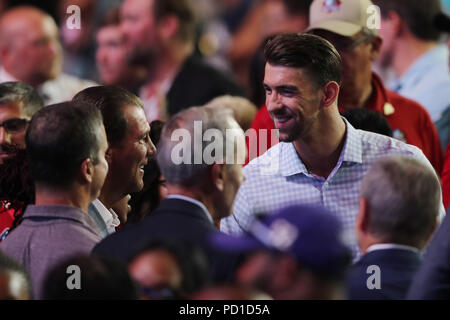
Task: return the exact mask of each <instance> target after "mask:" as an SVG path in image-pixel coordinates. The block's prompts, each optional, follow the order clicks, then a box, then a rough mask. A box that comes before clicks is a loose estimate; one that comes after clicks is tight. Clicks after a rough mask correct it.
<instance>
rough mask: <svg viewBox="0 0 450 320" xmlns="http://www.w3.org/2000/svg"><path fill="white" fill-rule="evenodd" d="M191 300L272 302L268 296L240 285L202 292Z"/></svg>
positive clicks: (224, 286)
mask: <svg viewBox="0 0 450 320" xmlns="http://www.w3.org/2000/svg"><path fill="white" fill-rule="evenodd" d="M189 299H190V300H272V298H270V297H269V296H268V295H267V294H265V293H263V292H261V291H258V290H255V289H252V288H248V287H242V286H238V285H219V286H214V287H209V288H206V289H204V290H200V291H199V292H197V293H195V294H194V295H193V296H191V297H190V298H189Z"/></svg>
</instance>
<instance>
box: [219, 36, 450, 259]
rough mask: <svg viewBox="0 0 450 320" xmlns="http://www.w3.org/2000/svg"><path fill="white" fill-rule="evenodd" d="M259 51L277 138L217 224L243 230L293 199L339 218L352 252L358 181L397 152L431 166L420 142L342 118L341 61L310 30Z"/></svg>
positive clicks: (247, 169)
mask: <svg viewBox="0 0 450 320" xmlns="http://www.w3.org/2000/svg"><path fill="white" fill-rule="evenodd" d="M264 55H265V60H266V68H265V78H264V88H265V91H266V105H267V109H268V111H269V113H270V116H271V117H272V119H273V121H274V123H275V126H276V128H277V129H278V130H279V138H280V141H281V143H279V144H277V145H276V146H274V147H273V148H271V149H270V150H268V151H267V152H266V153H265V154H264V155H262V156H261V157H259V158H256V159H254V160H253V161H251V162H250V163H249V164H248V165H247V166H246V167H245V168H244V174H245V177H246V180H245V182H244V183H243V184H242V187H241V188H240V189H239V192H238V194H237V196H236V200H235V202H234V210H233V211H234V214H233V215H232V216H231V217H229V218H226V219H223V220H222V222H221V229H222V231H224V232H225V233H229V234H240V233H242V232H243V231H245V230H248V228H249V226H250V225H251V222H252V220H253V219H254V216H255V214H258V213H267V212H273V211H274V210H278V209H280V208H282V207H284V206H286V205H291V204H310V205H322V206H324V207H325V208H327V209H328V210H329V211H331V212H332V213H333V214H334V215H336V216H337V217H338V218H340V220H341V222H342V224H343V227H344V232H345V233H346V237H347V240H348V241H349V244H350V245H351V246H352V249H353V254H354V256H355V257H356V256H358V255H359V248H358V246H357V242H356V238H355V232H354V225H355V218H356V215H357V212H358V198H359V193H360V186H361V179H362V177H363V176H364V174H365V173H366V172H367V170H368V169H369V168H370V167H371V165H372V163H373V162H374V161H375V160H376V159H378V158H380V157H382V156H385V155H389V154H400V155H406V156H411V157H414V158H416V159H418V160H419V161H421V162H423V163H425V164H426V165H428V166H431V164H430V163H429V161H428V160H427V159H426V158H425V156H424V155H423V153H422V152H421V151H420V150H419V149H418V148H417V147H414V146H411V145H407V144H405V143H403V142H401V141H398V140H395V139H392V138H389V137H385V136H382V135H378V134H375V133H372V132H367V131H362V130H356V129H355V128H353V127H352V126H351V125H350V124H349V123H348V122H347V121H346V120H345V119H344V118H342V117H341V116H340V115H339V110H338V106H337V100H338V96H339V90H340V81H341V76H342V62H341V58H340V56H339V53H338V52H337V51H336V49H335V48H334V47H333V46H332V45H331V44H330V43H329V42H328V41H326V40H324V39H323V38H321V37H318V36H314V35H310V34H281V35H276V36H273V37H271V38H269V39H268V41H267V43H266V46H265V52H264ZM441 211H442V214H443V213H444V208H443V207H442V208H441Z"/></svg>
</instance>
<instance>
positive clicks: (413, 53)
mask: <svg viewBox="0 0 450 320" xmlns="http://www.w3.org/2000/svg"><path fill="white" fill-rule="evenodd" d="M436 46H437V42H434V41H422V40H418V39H416V38H413V37H408V38H407V39H404V40H403V39H400V40H399V41H397V44H396V48H395V49H394V56H393V60H392V66H393V68H394V71H395V73H396V75H397V77H399V78H400V77H402V76H403V75H404V74H405V73H406V72H407V71H408V70H409V68H410V67H411V66H412V64H413V63H414V62H416V60H417V59H419V58H420V57H421V56H422V55H424V54H425V53H427V52H428V51H429V50H431V49H433V48H434V47H436Z"/></svg>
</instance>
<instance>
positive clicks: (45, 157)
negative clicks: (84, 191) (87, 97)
mask: <svg viewBox="0 0 450 320" xmlns="http://www.w3.org/2000/svg"><path fill="white" fill-rule="evenodd" d="M102 125H103V124H102V115H101V113H100V112H99V111H98V110H97V109H96V108H95V107H94V106H91V105H89V104H80V103H76V102H64V103H60V104H55V105H51V106H48V107H45V108H43V109H41V110H39V111H38V112H37V113H36V114H35V115H34V116H33V118H32V119H31V123H30V125H29V127H28V130H27V133H26V138H25V139H26V145H27V152H28V155H29V158H30V162H31V170H32V174H33V179H34V181H35V182H36V183H40V184H42V185H45V186H48V187H61V188H64V187H68V186H70V184H72V183H73V182H74V179H75V177H76V175H77V172H78V170H79V168H80V164H81V163H82V162H83V161H84V160H85V159H87V158H90V159H92V161H93V162H94V164H96V163H98V152H99V148H100V137H99V132H100V131H99V128H101V126H102Z"/></svg>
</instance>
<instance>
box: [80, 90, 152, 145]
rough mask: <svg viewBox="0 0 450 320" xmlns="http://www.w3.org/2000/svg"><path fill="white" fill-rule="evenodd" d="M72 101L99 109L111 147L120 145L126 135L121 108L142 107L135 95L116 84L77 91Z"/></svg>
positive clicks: (125, 125) (126, 126)
mask: <svg viewBox="0 0 450 320" xmlns="http://www.w3.org/2000/svg"><path fill="white" fill-rule="evenodd" d="M72 101H75V102H78V103H83V104H86V103H87V104H91V105H94V106H95V107H97V108H98V109H99V110H100V111H101V113H102V115H103V124H104V125H105V130H106V137H107V138H108V143H109V145H110V146H113V147H114V146H118V145H120V144H121V143H122V142H123V140H124V139H125V137H126V136H127V132H128V124H127V120H126V118H125V116H124V112H123V108H124V107H126V106H130V105H131V106H137V107H141V108H144V106H143V104H142V101H141V100H140V99H139V98H138V97H137V96H136V95H134V94H133V93H131V92H129V91H127V90H125V89H123V88H121V87H118V86H96V87H90V88H87V89H84V90H83V91H80V92H78V93H77V94H76V95H75V97H74V98H73V100H72Z"/></svg>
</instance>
